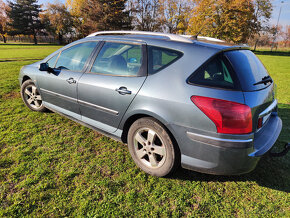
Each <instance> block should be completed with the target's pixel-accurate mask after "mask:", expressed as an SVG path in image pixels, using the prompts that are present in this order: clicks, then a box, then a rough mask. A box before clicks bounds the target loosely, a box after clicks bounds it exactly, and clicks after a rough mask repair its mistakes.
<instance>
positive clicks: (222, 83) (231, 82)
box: [188, 54, 238, 89]
mask: <svg viewBox="0 0 290 218" xmlns="http://www.w3.org/2000/svg"><path fill="white" fill-rule="evenodd" d="M188 81H189V83H191V84H195V85H202V86H210V87H216V88H224V89H237V88H238V86H237V84H238V83H237V82H236V79H235V76H234V72H233V70H232V68H231V66H230V64H229V62H228V60H227V59H226V58H225V57H224V56H223V54H219V55H217V56H215V57H214V58H212V59H211V60H209V61H207V62H206V63H205V64H203V65H202V66H201V67H200V68H199V69H197V70H196V71H195V72H194V73H193V74H192V76H191V77H190V78H189V80H188Z"/></svg>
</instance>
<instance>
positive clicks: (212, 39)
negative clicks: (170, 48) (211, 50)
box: [181, 35, 225, 42]
mask: <svg viewBox="0 0 290 218" xmlns="http://www.w3.org/2000/svg"><path fill="white" fill-rule="evenodd" d="M181 36H183V37H185V38H188V39H190V38H193V37H194V36H192V35H181ZM198 39H200V40H207V41H212V42H225V41H224V40H221V39H217V38H212V37H208V36H197V40H198Z"/></svg>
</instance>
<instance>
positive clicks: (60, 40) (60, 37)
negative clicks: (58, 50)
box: [58, 33, 63, 45]
mask: <svg viewBox="0 0 290 218" xmlns="http://www.w3.org/2000/svg"><path fill="white" fill-rule="evenodd" d="M62 39H63V38H62V35H61V34H60V33H58V44H59V45H61V44H62Z"/></svg>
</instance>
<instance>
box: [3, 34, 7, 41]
mask: <svg viewBox="0 0 290 218" xmlns="http://www.w3.org/2000/svg"><path fill="white" fill-rule="evenodd" d="M2 38H3V42H4V43H6V42H7V41H6V37H5V36H4V35H2Z"/></svg>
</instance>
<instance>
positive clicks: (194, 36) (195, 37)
mask: <svg viewBox="0 0 290 218" xmlns="http://www.w3.org/2000/svg"><path fill="white" fill-rule="evenodd" d="M206 23H207V22H206V20H205V21H204V23H203V24H202V26H201V28H200V29H199V31H198V32H197V33H196V34H195V35H193V36H192V37H191V39H193V40H197V37H198V35H199V34H200V33H201V31H202V30H203V28H204V27H205V25H206ZM213 26H214V27H216V24H215V22H213Z"/></svg>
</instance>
